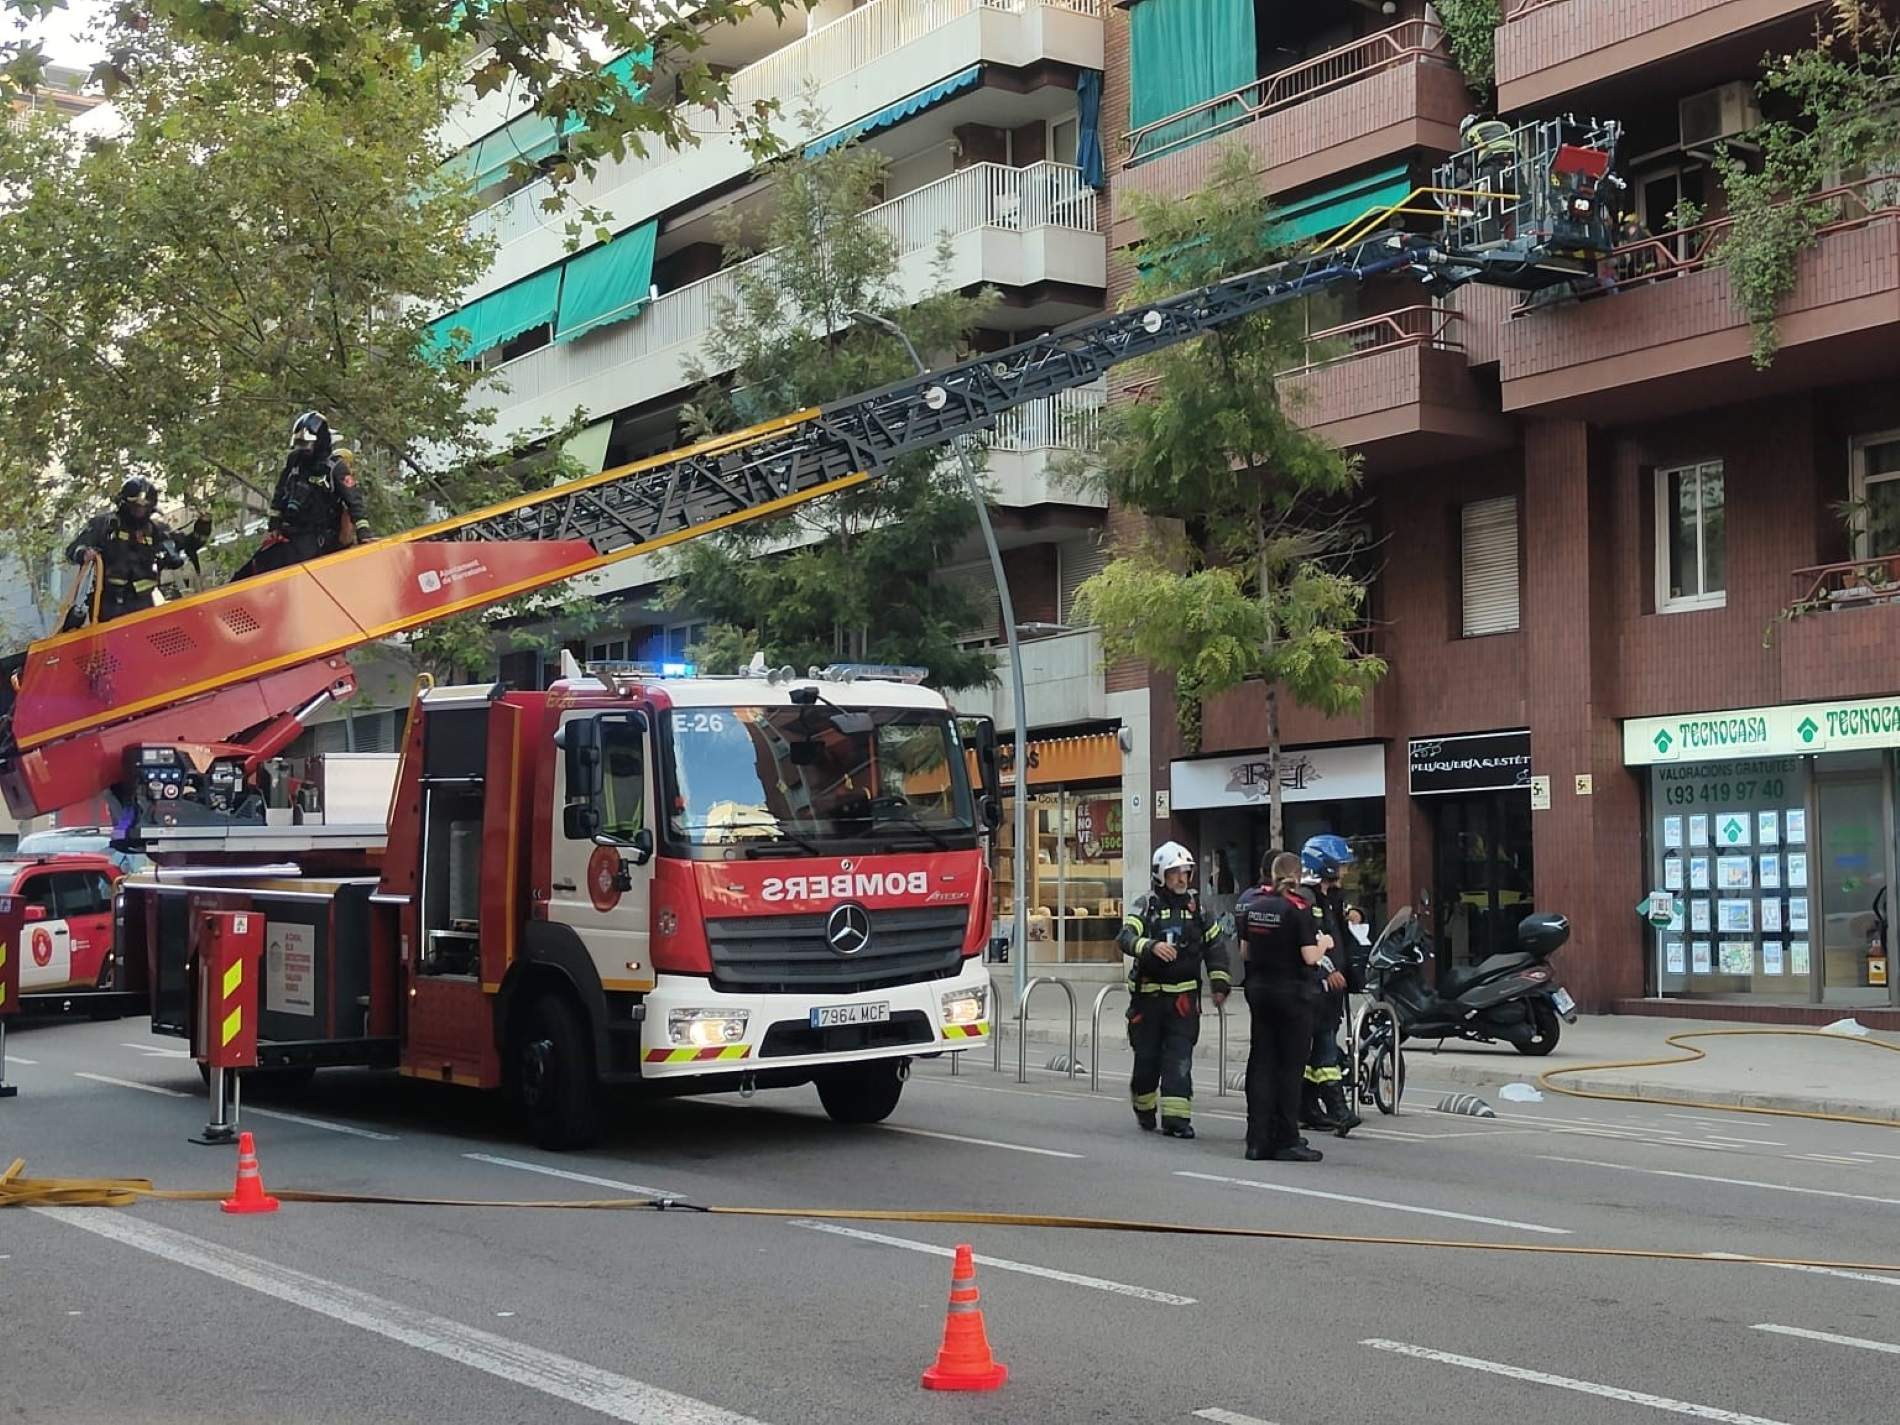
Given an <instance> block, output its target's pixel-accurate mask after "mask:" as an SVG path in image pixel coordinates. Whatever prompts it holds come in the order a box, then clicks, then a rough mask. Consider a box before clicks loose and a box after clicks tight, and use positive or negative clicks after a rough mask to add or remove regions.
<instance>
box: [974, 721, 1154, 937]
mask: <svg viewBox="0 0 1900 1425" xmlns="http://www.w3.org/2000/svg"><path fill="white" fill-rule="evenodd" d="M1000 751H1001V753H1002V764H1003V766H1002V770H1003V787H1004V793H1005V795H1004V799H1003V824H1002V826H1001V827H1000V828H999V830H998V831H997V836H996V860H995V866H996V919H997V925H998V933H999V934H1006V933H1007V931H1008V927H1009V926H1010V924H1011V923H1012V922H1013V920H1014V917H1015V914H1016V893H1015V891H1016V888H1015V885H1014V875H1015V827H1016V820H1015V818H1016V804H1015V799H1014V796H1013V794H1012V792H1011V788H1012V786H1013V778H1014V776H1015V755H1016V749H1015V745H1014V743H1013V742H1005V743H1004V744H1003V745H1002V747H1001V749H1000ZM1029 797H1030V800H1029V838H1030V845H1029V856H1028V889H1027V893H1026V894H1025V896H1024V902H1025V904H1026V905H1027V907H1028V912H1029V958H1030V961H1031V963H1037V962H1056V963H1063V964H1119V963H1120V961H1121V951H1120V949H1119V947H1118V946H1117V944H1116V940H1115V937H1116V936H1117V934H1119V933H1120V931H1121V923H1122V917H1123V915H1124V914H1125V911H1124V910H1123V807H1122V748H1121V742H1120V740H1119V737H1118V734H1117V733H1116V732H1114V731H1107V732H1090V733H1084V734H1081V735H1079V736H1072V737H1047V738H1031V739H1030V741H1029Z"/></svg>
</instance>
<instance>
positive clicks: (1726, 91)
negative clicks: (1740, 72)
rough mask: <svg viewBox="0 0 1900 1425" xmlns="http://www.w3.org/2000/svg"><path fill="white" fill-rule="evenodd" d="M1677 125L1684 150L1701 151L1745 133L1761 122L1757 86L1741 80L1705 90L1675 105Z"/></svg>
mask: <svg viewBox="0 0 1900 1425" xmlns="http://www.w3.org/2000/svg"><path fill="white" fill-rule="evenodd" d="M1676 123H1677V127H1678V128H1679V129H1680V131H1681V140H1682V146H1683V147H1684V148H1698V147H1703V146H1706V145H1708V144H1712V143H1717V142H1719V141H1721V140H1722V139H1730V138H1734V137H1735V136H1736V135H1738V134H1745V133H1747V132H1748V131H1749V130H1750V129H1752V128H1755V127H1756V126H1757V125H1759V124H1760V123H1761V106H1760V105H1759V104H1758V103H1757V102H1756V100H1755V86H1754V85H1752V84H1750V83H1748V82H1747V81H1746V80H1741V79H1738V80H1736V81H1735V82H1734V83H1732V84H1724V85H1723V86H1722V87H1721V88H1719V89H1705V90H1703V91H1702V92H1701V93H1700V94H1691V95H1690V96H1689V97H1688V98H1686V99H1682V100H1679V101H1678V102H1677V104H1676Z"/></svg>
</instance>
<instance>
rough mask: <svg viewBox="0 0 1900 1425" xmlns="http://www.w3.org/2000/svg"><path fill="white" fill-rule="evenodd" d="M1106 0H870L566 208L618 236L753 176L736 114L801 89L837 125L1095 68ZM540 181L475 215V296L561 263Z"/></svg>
mask: <svg viewBox="0 0 1900 1425" xmlns="http://www.w3.org/2000/svg"><path fill="white" fill-rule="evenodd" d="M1102 4H1103V0H872V3H870V4H867V5H863V6H861V7H860V8H858V9H856V10H853V11H852V12H851V13H850V14H848V15H846V16H844V17H843V18H842V19H839V20H835V21H833V22H832V23H831V24H828V25H825V26H823V27H822V28H820V29H816V30H813V31H811V32H810V33H808V34H805V35H803V36H801V37H799V38H798V39H795V40H793V41H791V42H790V43H789V44H787V45H785V47H784V48H782V49H779V50H775V51H774V52H773V53H771V54H769V55H767V56H766V57H765V58H763V59H761V60H759V61H758V62H756V63H754V64H749V65H747V66H745V67H744V68H743V69H740V70H738V71H736V72H735V73H734V74H733V75H732V76H731V80H730V84H731V96H732V99H731V105H730V107H727V108H720V109H714V108H703V107H702V108H695V109H693V110H692V111H691V112H690V113H688V114H687V115H686V116H685V119H686V126H687V128H688V129H689V130H691V131H692V132H693V133H694V134H696V135H698V136H699V142H698V143H697V144H696V145H694V146H692V147H690V148H684V149H679V150H673V149H668V148H665V147H655V148H653V149H651V150H649V151H648V152H647V153H646V154H644V155H638V156H636V155H634V154H631V153H630V154H629V155H628V156H627V157H626V158H625V159H623V160H621V161H620V162H617V163H615V162H609V163H603V164H601V165H600V167H599V169H598V170H597V171H596V172H595V174H594V175H593V176H592V177H591V178H588V177H583V178H581V179H578V180H577V181H576V182H575V183H574V184H573V185H572V187H571V188H570V190H569V196H570V198H571V200H572V202H573V203H574V204H577V205H584V206H585V205H591V206H593V207H596V208H599V209H601V210H602V211H604V212H607V213H610V214H612V223H611V226H613V227H615V228H623V227H628V226H631V225H632V224H634V223H637V222H641V221H643V220H645V219H647V218H651V217H655V216H658V215H660V214H664V213H667V212H669V211H671V210H673V209H674V208H676V207H678V206H679V205H680V204H683V203H687V202H689V201H691V200H692V199H695V198H697V197H699V196H701V195H702V194H704V193H706V192H708V191H710V190H713V189H716V188H718V187H720V186H721V185H723V184H726V183H729V182H732V181H734V180H736V179H739V178H742V177H744V176H745V175H746V174H747V173H750V172H751V171H752V169H753V167H754V161H753V159H752V157H751V156H750V155H749V154H748V153H747V152H746V150H745V147H744V144H743V143H742V142H741V141H740V138H739V136H738V135H737V134H736V133H735V131H734V129H735V115H736V114H743V113H747V112H750V111H751V110H752V108H753V106H754V105H755V104H758V103H764V102H769V101H774V100H775V101H777V102H778V103H779V105H780V106H781V109H782V110H783V111H784V112H783V114H782V116H781V124H783V123H788V122H790V120H791V117H792V112H791V111H793V110H794V109H796V108H797V107H798V105H799V101H800V98H801V96H802V95H803V94H804V92H805V89H806V87H807V86H808V85H816V86H817V100H818V107H819V109H820V111H821V112H823V113H824V114H825V115H826V116H827V117H828V119H829V120H830V121H831V122H832V123H833V124H834V125H840V126H841V125H844V124H848V123H850V122H852V121H853V120H856V119H860V118H864V117H866V116H867V115H870V114H875V113H876V112H877V111H878V110H880V109H882V108H884V107H885V106H886V105H889V104H893V103H896V102H897V101H898V100H900V99H903V98H905V97H906V96H908V95H912V94H916V93H917V92H918V91H920V90H922V89H926V88H928V87H929V86H930V85H932V84H935V83H937V82H938V81H940V80H943V79H947V78H949V77H950V76H952V75H955V74H959V73H961V72H962V71H963V70H965V69H968V68H969V67H970V66H971V65H973V64H993V65H1000V66H1003V67H1006V68H1015V69H1027V68H1030V67H1032V66H1034V65H1037V64H1039V63H1042V62H1044V61H1054V62H1056V63H1059V64H1067V65H1072V66H1074V67H1076V68H1078V69H1100V68H1101V67H1102V20H1101V14H1102ZM551 192H552V188H551V186H550V185H549V184H548V183H547V182H546V181H545V180H543V181H541V182H537V183H532V184H529V185H528V186H527V187H525V188H523V189H521V190H519V191H518V192H516V193H514V194H511V195H510V196H509V197H507V198H505V199H503V200H502V201H501V202H499V203H496V204H494V205H493V206H491V207H489V208H486V209H484V210H483V211H482V212H480V213H477V214H476V215H475V217H474V218H473V220H472V221H471V223H470V229H471V231H472V232H473V233H474V234H476V235H477V236H483V237H492V238H493V239H494V240H495V242H496V245H497V252H496V256H495V262H494V264H493V266H492V267H491V269H490V271H489V273H488V275H487V276H486V277H485V278H484V279H483V281H482V283H481V286H480V288H479V290H478V291H474V292H471V293H470V294H469V295H470V296H477V295H480V292H484V291H488V290H491V289H493V288H496V287H502V286H506V285H507V284H508V283H510V282H513V281H515V280H516V279H518V278H521V277H525V276H526V275H528V274H529V273H531V272H536V271H539V270H540V269H541V268H543V267H546V266H548V265H549V264H550V263H554V262H558V261H560V259H561V258H562V257H563V256H564V255H566V251H567V248H566V243H567V234H566V225H567V221H568V214H567V213H565V212H562V213H553V214H550V213H549V212H547V211H546V210H545V209H544V208H543V207H542V203H543V202H544V201H545V200H546V199H547V198H548V197H549V196H550V194H551Z"/></svg>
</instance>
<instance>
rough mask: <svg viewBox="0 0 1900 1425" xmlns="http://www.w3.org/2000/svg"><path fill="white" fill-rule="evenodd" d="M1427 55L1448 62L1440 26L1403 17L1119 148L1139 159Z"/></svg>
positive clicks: (1145, 130) (1130, 137)
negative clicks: (1388, 25)
mask: <svg viewBox="0 0 1900 1425" xmlns="http://www.w3.org/2000/svg"><path fill="white" fill-rule="evenodd" d="M1426 60H1438V61H1442V62H1443V63H1445V64H1450V63H1451V57H1450V55H1449V54H1448V53H1447V51H1446V50H1445V47H1444V31H1443V30H1442V29H1440V28H1439V27H1438V26H1437V25H1436V24H1433V23H1432V22H1431V21H1429V20H1406V21H1404V22H1403V23H1401V24H1397V25H1394V26H1393V27H1392V28H1391V29H1389V30H1381V31H1379V32H1378V33H1377V34H1374V35H1367V36H1366V37H1365V38H1364V39H1360V40H1354V41H1353V42H1352V43H1351V44H1349V45H1342V46H1341V47H1340V48H1338V49H1336V50H1329V51H1327V53H1325V54H1322V55H1316V56H1314V57H1313V58H1312V59H1309V60H1303V61H1302V62H1300V63H1299V64H1296V65H1293V66H1291V67H1289V68H1287V69H1282V70H1279V71H1277V72H1276V73H1273V74H1269V75H1267V76H1266V77H1265V78H1263V79H1256V80H1255V81H1254V82H1253V83H1251V84H1247V85H1243V86H1242V87H1240V88H1239V89H1236V90H1234V91H1232V92H1231V93H1228V94H1222V95H1220V96H1219V97H1218V98H1214V99H1209V100H1207V101H1206V102H1204V103H1201V104H1197V105H1195V106H1194V107H1193V108H1191V109H1183V110H1182V111H1181V112H1180V113H1178V114H1170V115H1168V116H1167V117H1166V118H1163V119H1156V120H1155V121H1154V122H1153V123H1151V124H1145V125H1143V126H1142V127H1141V128H1139V129H1135V130H1133V131H1132V132H1130V133H1127V134H1124V135H1123V136H1122V151H1123V152H1124V153H1125V154H1126V155H1127V161H1128V162H1129V163H1131V164H1134V163H1143V162H1146V161H1147V160H1148V159H1151V158H1155V157H1158V156H1159V155H1161V154H1164V153H1168V152H1171V151H1172V150H1174V149H1177V148H1181V147H1184V146H1186V145H1188V144H1193V143H1199V142H1200V141H1201V140H1202V139H1205V138H1207V137H1209V136H1210V135H1212V134H1217V133H1223V132H1225V131H1226V130H1228V129H1232V128H1237V127H1238V126H1240V125H1242V124H1250V123H1252V122H1254V121H1255V120H1256V119H1261V118H1264V117H1265V116H1267V115H1268V114H1272V113H1276V112H1278V111H1280V110H1283V109H1290V108H1292V107H1293V106H1294V105H1295V104H1301V103H1304V102H1306V101H1307V100H1309V99H1313V98H1316V97H1318V96H1319V95H1321V94H1325V93H1328V92H1330V91H1332V90H1334V89H1342V88H1344V87H1345V86H1346V85H1348V84H1352V83H1355V82H1357V81H1358V80H1361V79H1364V78H1365V77H1366V76H1367V75H1371V74H1377V73H1380V72H1381V71H1383V70H1387V69H1393V68H1396V67H1397V66H1399V65H1405V64H1418V63H1421V62H1424V61H1426Z"/></svg>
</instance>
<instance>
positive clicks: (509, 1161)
mask: <svg viewBox="0 0 1900 1425" xmlns="http://www.w3.org/2000/svg"><path fill="white" fill-rule="evenodd" d="M462 1156H463V1157H464V1158H468V1159H471V1160H473V1161H474V1162H477V1163H493V1164H494V1165H495V1166H496V1167H498V1168H519V1169H521V1171H522V1172H524V1173H540V1174H541V1175H542V1176H544V1177H550V1178H565V1179H567V1181H569V1182H571V1183H591V1184H592V1185H593V1186H595V1187H604V1188H619V1189H620V1190H621V1191H622V1192H637V1193H642V1194H644V1195H645V1196H647V1197H685V1196H687V1194H686V1193H683V1192H668V1191H667V1190H666V1189H665V1188H656V1187H647V1186H645V1185H644V1184H641V1183H625V1182H621V1181H620V1180H619V1179H618V1178H597V1177H595V1176H594V1175H593V1174H592V1173H576V1172H572V1171H570V1170H569V1169H567V1168H550V1167H547V1166H545V1165H544V1164H541V1163H528V1162H523V1161H522V1160H521V1159H520V1158H497V1157H496V1156H495V1155H494V1154H493V1153H464V1154H462Z"/></svg>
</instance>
